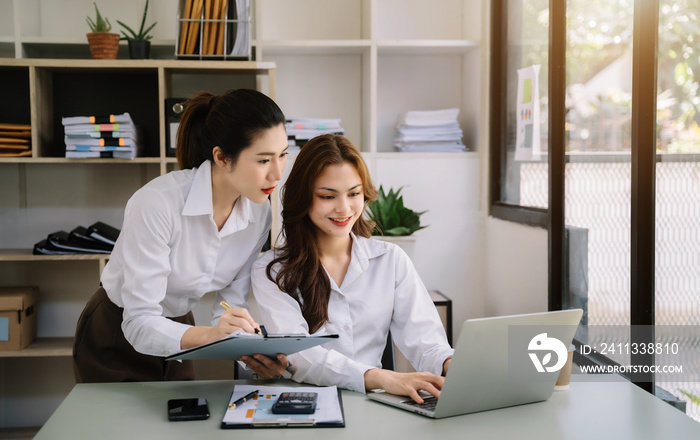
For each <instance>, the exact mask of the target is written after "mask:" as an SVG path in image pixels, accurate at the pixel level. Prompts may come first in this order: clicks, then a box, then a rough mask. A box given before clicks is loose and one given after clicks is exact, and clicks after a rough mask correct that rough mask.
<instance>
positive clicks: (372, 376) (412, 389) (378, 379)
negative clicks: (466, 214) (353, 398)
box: [365, 368, 445, 403]
mask: <svg viewBox="0 0 700 440" xmlns="http://www.w3.org/2000/svg"><path fill="white" fill-rule="evenodd" d="M443 383H445V378H444V377H442V376H436V375H434V374H432V373H426V372H423V373H397V372H396V371H391V370H382V369H379V368H374V369H371V370H367V371H366V372H365V389H367V390H373V389H377V388H382V389H384V390H385V391H386V392H388V393H391V394H397V395H399V396H408V397H410V398H411V399H413V400H414V401H416V402H417V403H423V398H422V397H421V396H420V394H418V391H426V392H428V393H430V394H432V395H433V396H435V397H440V390H442V384H443Z"/></svg>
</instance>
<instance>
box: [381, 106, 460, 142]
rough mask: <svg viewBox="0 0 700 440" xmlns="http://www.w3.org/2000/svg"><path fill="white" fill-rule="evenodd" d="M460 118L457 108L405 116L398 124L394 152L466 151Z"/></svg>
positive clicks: (413, 113) (406, 114) (410, 113)
mask: <svg viewBox="0 0 700 440" xmlns="http://www.w3.org/2000/svg"><path fill="white" fill-rule="evenodd" d="M457 116H459V109H457V108H450V109H444V110H428V111H408V112H406V113H404V114H403V115H401V117H400V118H399V121H398V123H397V124H396V132H397V135H396V138H394V148H395V149H396V150H398V151H405V152H437V151H467V147H465V146H464V144H463V143H462V135H463V132H462V129H461V128H459V123H458V122H457Z"/></svg>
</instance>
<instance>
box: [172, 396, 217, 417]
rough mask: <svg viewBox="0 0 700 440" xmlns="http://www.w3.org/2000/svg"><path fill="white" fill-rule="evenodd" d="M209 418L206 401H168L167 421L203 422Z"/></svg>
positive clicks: (199, 398) (191, 399)
mask: <svg viewBox="0 0 700 440" xmlns="http://www.w3.org/2000/svg"><path fill="white" fill-rule="evenodd" d="M208 418H209V405H208V404H207V399H205V398H203V397H194V398H190V399H171V400H168V420H171V421H174V422H175V421H180V420H204V419H208Z"/></svg>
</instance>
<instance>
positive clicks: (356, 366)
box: [244, 135, 454, 403]
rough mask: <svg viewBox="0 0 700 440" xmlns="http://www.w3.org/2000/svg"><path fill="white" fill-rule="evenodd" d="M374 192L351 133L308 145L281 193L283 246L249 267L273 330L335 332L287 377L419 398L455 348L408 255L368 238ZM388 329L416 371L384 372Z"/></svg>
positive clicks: (293, 358) (298, 358)
mask: <svg viewBox="0 0 700 440" xmlns="http://www.w3.org/2000/svg"><path fill="white" fill-rule="evenodd" d="M376 196H377V191H376V189H375V187H374V186H373V184H372V182H371V180H370V177H369V172H368V171H367V166H366V165H365V163H364V160H363V159H362V156H361V154H360V152H359V151H358V150H357V149H356V148H355V146H354V145H353V144H352V143H351V142H350V141H349V140H348V139H346V138H345V137H343V136H339V135H323V136H318V137H316V138H314V139H312V140H311V141H309V142H308V143H307V144H306V145H304V147H303V148H302V149H301V152H300V153H299V155H298V157H297V159H296V161H295V163H294V167H293V168H292V171H291V173H290V175H289V178H288V180H287V184H286V186H285V190H284V193H283V195H282V205H283V210H282V218H283V226H282V234H283V238H284V241H285V242H284V244H283V245H282V246H281V247H280V248H278V249H274V250H271V251H268V252H267V253H265V254H264V255H263V256H262V257H260V259H258V261H256V262H255V264H254V265H253V269H252V272H251V277H252V280H251V282H252V285H253V293H254V295H255V299H256V301H257V303H258V306H259V310H260V315H261V318H262V322H263V323H264V324H265V325H266V327H267V329H268V330H269V331H270V333H305V334H338V335H340V338H339V339H337V340H334V341H332V342H329V343H326V344H324V345H322V346H318V347H314V348H312V349H309V350H305V351H303V352H300V353H297V354H293V355H290V356H289V362H290V366H289V368H287V371H288V372H289V373H291V378H292V379H293V380H295V381H298V382H307V383H312V384H316V385H337V386H339V387H342V388H348V389H351V390H355V391H360V392H365V391H366V390H371V389H376V388H383V389H385V390H386V391H388V392H390V393H393V394H399V395H407V396H410V397H411V398H413V399H414V400H415V401H417V402H418V403H422V402H423V399H422V398H421V397H420V395H419V393H418V391H419V390H423V391H427V392H428V393H430V394H432V395H434V396H436V397H437V396H439V394H440V389H441V387H442V384H443V382H444V377H442V376H444V375H445V373H446V372H447V369H448V367H449V363H450V359H451V358H452V354H453V353H454V350H452V348H450V346H449V344H448V342H447V337H446V335H445V331H444V329H443V327H442V324H441V322H440V318H439V316H438V313H437V311H436V309H435V306H434V305H433V303H432V301H431V299H430V297H429V295H428V292H427V290H426V288H425V286H424V285H423V283H422V281H421V280H420V278H419V276H418V274H417V273H416V270H415V269H414V267H413V264H412V263H411V260H410V259H409V257H408V256H407V255H406V254H405V253H404V252H403V251H402V250H401V248H399V247H398V246H396V245H394V244H391V243H387V242H384V241H380V240H373V239H371V238H370V235H371V232H372V229H373V227H374V225H373V224H372V223H370V222H369V221H368V220H366V219H365V218H364V216H363V213H364V211H365V206H366V203H367V202H369V201H371V200H374V199H376ZM389 330H391V335H392V337H393V339H394V342H395V343H396V345H397V346H398V348H399V349H400V350H401V352H402V353H403V354H404V355H405V356H406V358H407V359H408V360H409V361H410V362H411V364H412V365H413V366H414V367H415V368H416V370H417V371H419V372H417V373H398V372H394V371H390V370H384V369H381V357H382V353H383V351H384V347H385V346H386V339H387V334H388V332H389ZM244 360H245V361H246V362H247V363H248V364H249V365H251V366H255V361H254V359H251V358H248V357H245V358H244ZM260 367H263V366H262V365H260Z"/></svg>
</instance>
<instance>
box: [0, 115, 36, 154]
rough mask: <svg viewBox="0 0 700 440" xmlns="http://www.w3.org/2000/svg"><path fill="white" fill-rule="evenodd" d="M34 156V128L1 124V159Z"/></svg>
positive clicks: (23, 125)
mask: <svg viewBox="0 0 700 440" xmlns="http://www.w3.org/2000/svg"><path fill="white" fill-rule="evenodd" d="M31 155H32V126H31V125H26V124H6V123H0V157H23V156H31Z"/></svg>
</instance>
